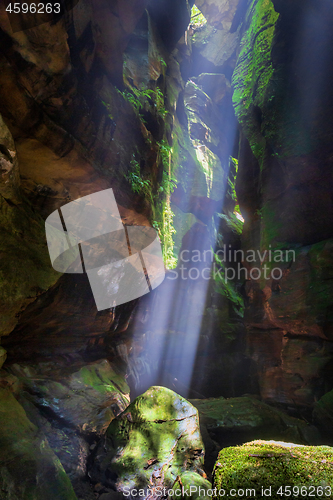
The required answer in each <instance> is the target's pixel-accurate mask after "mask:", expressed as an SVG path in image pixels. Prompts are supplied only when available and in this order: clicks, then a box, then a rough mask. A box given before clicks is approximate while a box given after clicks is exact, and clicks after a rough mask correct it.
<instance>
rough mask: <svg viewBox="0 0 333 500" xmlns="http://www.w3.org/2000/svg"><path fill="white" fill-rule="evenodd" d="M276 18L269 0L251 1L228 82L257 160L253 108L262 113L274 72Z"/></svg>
mask: <svg viewBox="0 0 333 500" xmlns="http://www.w3.org/2000/svg"><path fill="white" fill-rule="evenodd" d="M278 17H279V14H278V13H277V12H275V10H274V5H273V2H272V1H271V0H252V2H251V4H250V7H249V9H248V12H247V17H246V28H247V29H245V30H244V35H243V37H242V41H241V52H240V54H239V57H238V61H237V65H236V68H235V71H234V74H233V81H232V83H233V88H234V94H233V103H234V107H235V112H236V116H237V118H238V121H239V123H240V124H241V126H242V128H243V130H244V132H245V134H246V137H247V138H248V140H249V143H250V146H251V149H252V151H253V153H254V155H255V156H256V158H258V160H262V159H263V154H264V150H265V145H266V141H265V138H264V136H263V133H262V130H261V124H260V123H258V119H257V118H256V117H257V115H258V113H255V110H260V112H262V113H263V112H264V110H265V103H266V96H267V92H268V88H269V83H270V81H271V79H272V78H273V75H274V69H273V65H272V60H271V50H272V43H273V37H274V33H275V23H276V21H277V19H278ZM254 89H255V90H254Z"/></svg>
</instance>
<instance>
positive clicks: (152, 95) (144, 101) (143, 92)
mask: <svg viewBox="0 0 333 500" xmlns="http://www.w3.org/2000/svg"><path fill="white" fill-rule="evenodd" d="M118 92H119V93H120V94H121V95H122V96H123V97H124V99H126V101H127V102H129V103H130V104H131V106H132V107H133V109H134V111H135V114H136V115H137V116H138V117H139V118H140V119H141V121H143V117H142V115H141V114H140V111H141V110H142V109H143V108H144V107H145V106H147V105H148V106H153V107H154V108H155V109H156V110H157V112H158V114H159V115H160V116H161V117H162V118H165V117H166V116H167V115H168V113H169V112H168V111H167V110H166V109H165V105H164V94H163V92H162V90H161V89H160V88H159V87H157V88H156V89H155V90H153V89H137V88H136V87H131V90H127V89H126V90H124V91H123V92H120V91H118Z"/></svg>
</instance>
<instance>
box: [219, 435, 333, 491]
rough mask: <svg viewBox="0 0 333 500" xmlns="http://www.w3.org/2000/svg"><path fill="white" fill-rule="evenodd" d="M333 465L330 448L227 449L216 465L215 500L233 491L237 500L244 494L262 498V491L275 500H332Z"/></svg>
mask: <svg viewBox="0 0 333 500" xmlns="http://www.w3.org/2000/svg"><path fill="white" fill-rule="evenodd" d="M332 461H333V449H332V448H330V447H328V446H318V447H314V446H299V445H295V444H292V443H283V442H275V441H253V442H251V443H246V444H244V445H242V446H237V447H232V448H225V449H224V450H222V451H221V452H220V453H219V456H218V460H217V462H216V464H215V469H214V487H216V492H215V493H216V494H215V495H214V498H222V497H223V496H224V495H227V494H229V491H230V490H232V489H235V490H236V491H235V492H232V494H234V493H235V497H236V498H240V497H242V496H245V490H248V492H247V493H246V496H247V497H250V496H252V497H253V496H260V497H263V496H265V495H264V494H263V493H262V488H264V490H266V496H269V497H270V498H273V499H280V498H283V497H284V496H290V497H291V498H297V497H300V496H304V497H307V498H311V497H313V498H321V497H325V498H333V492H332V479H333V470H332ZM302 488H303V489H302ZM219 490H221V492H220V494H219ZM223 490H225V493H224V495H223ZM237 490H239V491H237Z"/></svg>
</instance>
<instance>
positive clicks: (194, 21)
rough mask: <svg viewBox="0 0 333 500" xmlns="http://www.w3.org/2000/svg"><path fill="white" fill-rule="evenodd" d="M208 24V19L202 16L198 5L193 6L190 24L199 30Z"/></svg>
mask: <svg viewBox="0 0 333 500" xmlns="http://www.w3.org/2000/svg"><path fill="white" fill-rule="evenodd" d="M206 23H207V19H206V18H205V16H204V15H203V14H202V12H201V11H200V10H199V9H198V7H197V6H196V5H193V7H192V10H191V21H190V24H191V25H192V26H193V27H194V28H198V27H200V26H203V25H204V24H206Z"/></svg>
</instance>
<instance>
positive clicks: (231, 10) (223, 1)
mask: <svg viewBox="0 0 333 500" xmlns="http://www.w3.org/2000/svg"><path fill="white" fill-rule="evenodd" d="M238 4H239V0H197V1H196V3H195V5H196V6H197V7H198V8H199V9H200V10H201V12H202V13H203V15H204V16H205V18H206V19H207V21H208V22H209V24H211V25H212V26H215V27H219V26H220V25H222V26H223V27H225V28H226V27H228V28H229V29H230V26H231V23H232V21H233V19H234V16H235V13H236V10H237V7H238Z"/></svg>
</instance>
